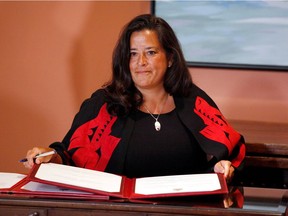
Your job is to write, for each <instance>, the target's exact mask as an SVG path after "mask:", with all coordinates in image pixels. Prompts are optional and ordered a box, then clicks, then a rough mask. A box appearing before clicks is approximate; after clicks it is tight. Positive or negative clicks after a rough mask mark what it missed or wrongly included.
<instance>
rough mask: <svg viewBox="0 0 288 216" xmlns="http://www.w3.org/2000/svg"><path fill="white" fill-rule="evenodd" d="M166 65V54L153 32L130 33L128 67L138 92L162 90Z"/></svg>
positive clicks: (167, 62)
mask: <svg viewBox="0 0 288 216" xmlns="http://www.w3.org/2000/svg"><path fill="white" fill-rule="evenodd" d="M168 64H169V61H168V59H167V56H166V53H165V51H164V49H163V47H162V46H161V44H160V43H159V40H158V37H157V33H156V32H155V31H151V30H142V31H139V32H133V33H132V35H131V37H130V63H129V67H130V72H131V76H132V79H133V81H134V84H135V86H136V88H138V89H139V90H140V91H141V90H145V89H147V90H152V89H159V88H163V79H164V75H165V72H166V70H167V67H168Z"/></svg>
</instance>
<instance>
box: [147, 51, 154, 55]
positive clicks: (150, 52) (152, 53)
mask: <svg viewBox="0 0 288 216" xmlns="http://www.w3.org/2000/svg"><path fill="white" fill-rule="evenodd" d="M147 53H148V55H155V53H156V52H155V51H153V50H150V51H148V52H147Z"/></svg>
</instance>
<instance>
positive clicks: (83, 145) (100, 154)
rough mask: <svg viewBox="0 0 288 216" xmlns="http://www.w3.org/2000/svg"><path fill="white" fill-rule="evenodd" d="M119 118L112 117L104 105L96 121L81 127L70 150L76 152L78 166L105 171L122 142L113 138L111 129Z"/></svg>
mask: <svg viewBox="0 0 288 216" xmlns="http://www.w3.org/2000/svg"><path fill="white" fill-rule="evenodd" d="M116 119H117V117H115V116H114V117H112V116H110V115H109V113H108V112H107V110H106V104H104V105H103V106H102V107H101V109H100V111H99V114H98V115H97V117H96V118H95V119H92V120H90V121H88V122H86V123H85V124H83V125H81V126H80V127H79V128H78V129H77V130H76V131H75V132H74V134H73V136H72V137H71V140H70V145H69V149H68V150H76V151H75V152H74V154H73V155H72V159H73V161H74V163H75V165H76V166H78V167H85V168H88V169H94V170H100V171H104V170H105V168H106V166H107V164H108V162H109V160H110V157H111V155H112V153H113V151H114V149H115V148H116V146H117V144H118V143H119V141H120V138H117V137H114V136H112V135H111V134H110V133H111V127H112V125H113V124H114V122H115V121H116Z"/></svg>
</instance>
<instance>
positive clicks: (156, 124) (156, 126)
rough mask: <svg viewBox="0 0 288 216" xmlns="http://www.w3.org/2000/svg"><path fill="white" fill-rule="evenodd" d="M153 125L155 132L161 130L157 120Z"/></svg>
mask: <svg viewBox="0 0 288 216" xmlns="http://www.w3.org/2000/svg"><path fill="white" fill-rule="evenodd" d="M154 125H155V130H156V131H160V129H161V124H160V122H159V121H158V120H156V121H155V123H154Z"/></svg>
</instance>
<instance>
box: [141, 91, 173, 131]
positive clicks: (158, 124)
mask: <svg viewBox="0 0 288 216" xmlns="http://www.w3.org/2000/svg"><path fill="white" fill-rule="evenodd" d="M167 99H168V94H167V97H166V99H165V102H164V104H163V107H162V109H161V111H160V112H159V114H158V115H157V117H155V116H154V115H153V114H152V113H151V112H150V111H149V110H148V108H147V107H146V106H145V105H144V104H143V106H144V108H145V109H146V110H147V112H148V113H149V114H150V115H151V117H152V118H153V119H154V120H155V123H154V126H155V130H156V131H160V130H161V124H160V122H159V121H158V119H159V116H160V115H161V112H162V110H163V109H164V106H165V104H166V101H167Z"/></svg>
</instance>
